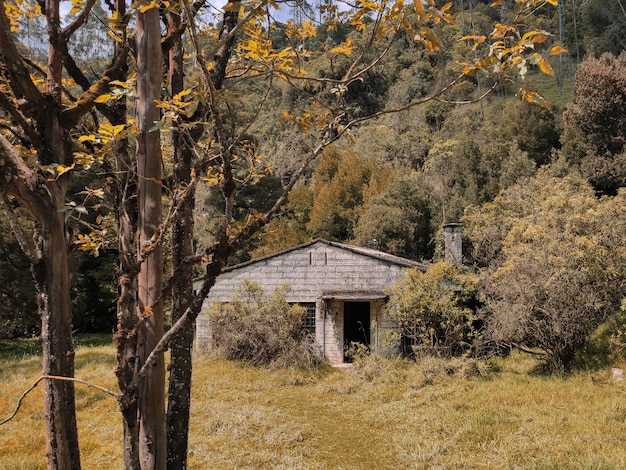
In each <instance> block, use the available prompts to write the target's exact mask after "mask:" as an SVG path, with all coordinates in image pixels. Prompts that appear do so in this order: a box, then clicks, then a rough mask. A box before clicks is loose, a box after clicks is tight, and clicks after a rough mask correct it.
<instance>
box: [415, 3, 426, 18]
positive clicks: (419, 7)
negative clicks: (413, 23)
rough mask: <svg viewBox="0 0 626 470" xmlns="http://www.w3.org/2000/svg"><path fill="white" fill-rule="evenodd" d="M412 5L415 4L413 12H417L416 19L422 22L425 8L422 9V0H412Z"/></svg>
mask: <svg viewBox="0 0 626 470" xmlns="http://www.w3.org/2000/svg"><path fill="white" fill-rule="evenodd" d="M413 5H415V12H416V13H417V21H418V22H420V23H421V22H422V19H423V18H424V15H425V14H426V10H425V9H424V4H423V3H422V0H413Z"/></svg>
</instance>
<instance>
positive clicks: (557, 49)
mask: <svg viewBox="0 0 626 470" xmlns="http://www.w3.org/2000/svg"><path fill="white" fill-rule="evenodd" d="M566 52H567V49H563V48H562V47H561V46H552V48H551V49H550V55H559V54H564V53H566Z"/></svg>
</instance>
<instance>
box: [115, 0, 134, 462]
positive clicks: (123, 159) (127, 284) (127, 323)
mask: <svg viewBox="0 0 626 470" xmlns="http://www.w3.org/2000/svg"><path fill="white" fill-rule="evenodd" d="M114 10H115V11H116V12H117V13H118V14H119V17H120V18H122V17H124V15H125V14H126V2H125V0H115V3H114ZM118 34H121V35H122V36H123V38H124V39H125V29H122V30H121V31H119V32H118ZM115 47H116V52H117V50H119V48H121V47H122V46H121V43H120V42H116V43H115ZM127 74H128V67H127V66H125V67H123V68H122V70H120V75H119V77H118V80H121V81H125V80H126V79H127ZM126 114H127V104H126V99H125V98H121V99H119V100H117V101H116V103H115V105H114V106H113V107H112V110H111V116H110V117H109V119H110V121H111V124H112V125H114V126H115V125H120V124H126V122H127V115H126ZM132 168H133V163H132V161H131V158H130V155H129V149H128V140H127V139H124V140H123V141H121V142H119V143H117V145H116V148H115V173H114V175H113V181H114V184H113V187H112V193H113V196H114V200H115V210H116V216H117V238H118V250H119V255H118V273H117V274H118V300H117V332H116V334H115V337H114V342H115V345H116V349H117V366H116V368H115V375H116V376H117V380H118V385H119V388H120V391H121V392H122V393H123V392H124V391H125V390H126V387H127V386H128V384H130V383H131V382H132V380H133V377H134V374H135V372H136V357H137V333H136V331H137V323H138V319H137V272H138V269H137V244H136V233H137V200H136V198H135V195H136V190H137V179H136V178H135V173H134V172H133V171H132ZM136 398H137V397H136V396H134V397H133V399H131V400H127V401H126V402H125V403H123V404H122V405H121V410H120V411H121V412H122V421H123V425H124V457H123V458H124V468H125V469H127V470H139V469H140V468H141V467H140V465H139V425H138V423H137V399H136Z"/></svg>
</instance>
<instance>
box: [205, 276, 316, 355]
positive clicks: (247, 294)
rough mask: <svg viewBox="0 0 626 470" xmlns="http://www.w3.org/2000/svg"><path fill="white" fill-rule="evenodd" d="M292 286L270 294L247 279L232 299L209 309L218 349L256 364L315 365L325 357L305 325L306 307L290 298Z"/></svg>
mask: <svg viewBox="0 0 626 470" xmlns="http://www.w3.org/2000/svg"><path fill="white" fill-rule="evenodd" d="M288 292H289V287H288V286H281V287H279V288H277V289H276V291H275V292H274V293H273V294H272V295H271V296H266V295H265V292H264V291H263V289H261V288H260V287H259V286H258V285H257V284H255V283H253V282H250V281H244V282H242V284H241V286H240V287H239V288H238V289H237V290H236V291H235V292H234V295H233V301H232V302H230V303H218V302H216V303H214V304H213V305H212V306H211V309H210V311H209V318H210V320H211V328H212V332H213V341H214V353H215V354H216V355H218V356H219V357H223V358H225V359H230V360H238V361H243V362H245V363H247V364H250V365H255V366H261V365H262V366H271V367H314V366H318V365H320V364H321V363H322V362H323V361H322V358H321V354H320V351H319V348H318V347H317V345H316V344H315V341H314V338H311V337H310V335H308V334H307V332H306V331H305V330H303V328H302V318H303V316H304V315H305V314H306V310H305V308H304V307H302V306H299V305H291V304H289V303H288V302H287V293H288Z"/></svg>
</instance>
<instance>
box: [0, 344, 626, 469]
mask: <svg viewBox="0 0 626 470" xmlns="http://www.w3.org/2000/svg"><path fill="white" fill-rule="evenodd" d="M79 340H80V336H79ZM29 341H31V342H32V341H33V340H29ZM80 342H81V345H80V346H78V347H77V348H76V353H77V356H76V359H77V360H76V376H77V377H78V378H81V379H84V380H88V381H90V382H94V383H98V384H100V385H103V386H108V387H110V388H114V387H115V379H114V377H113V376H112V374H111V373H110V370H111V368H112V367H114V365H115V350H114V348H113V347H112V346H89V345H88V344H84V343H83V342H82V341H80ZM0 344H4V343H0ZM35 349H36V348H35ZM14 357H15V355H14ZM363 360H364V361H367V362H363V363H361V362H356V363H355V364H354V366H353V368H352V369H348V370H337V369H332V368H322V369H294V368H290V369H277V370H268V369H266V368H256V367H251V366H245V365H242V364H240V363H236V362H230V361H224V360H216V359H212V358H208V357H197V358H196V359H195V363H194V372H193V374H194V375H193V390H192V394H193V397H194V402H193V406H192V409H191V413H192V420H191V423H192V425H191V434H190V455H189V466H188V468H190V469H203V470H213V469H215V470H218V469H224V468H258V469H263V468H283V469H286V468H339V467H342V468H380V469H394V468H406V467H409V468H423V469H436V468H447V469H467V468H476V467H485V468H623V467H624V464H626V445H625V444H626V442H624V436H626V419H625V418H626V408H625V407H624V404H623V395H624V391H625V390H624V386H625V383H624V381H622V382H615V381H613V380H611V379H610V374H609V371H608V370H607V369H600V370H596V371H585V372H576V373H574V374H570V375H559V376H551V377H546V376H543V375H537V374H536V373H535V372H534V369H535V367H536V365H537V361H536V360H535V359H533V358H528V357H525V356H520V355H518V354H513V355H512V356H511V357H509V358H499V359H496V360H491V361H489V362H482V361H479V362H476V361H473V360H466V359H458V358H457V359H453V360H447V359H441V358H423V359H421V360H419V361H418V362H417V363H416V362H412V361H405V360H389V359H382V358H380V357H376V356H372V357H368V358H363ZM40 362H41V358H40V357H39V356H32V357H31V356H29V357H24V358H13V359H9V360H5V359H2V360H0V383H1V387H0V410H2V411H1V412H0V419H4V418H5V417H6V415H7V414H8V413H10V412H11V411H12V410H13V409H14V408H15V405H16V399H17V397H19V396H20V395H21V394H22V392H23V391H24V390H25V389H26V388H28V387H29V386H30V385H31V384H32V383H33V382H34V381H35V379H36V378H37V377H38V376H39V374H40ZM620 364H622V365H624V362H622V363H618V364H616V365H618V366H619V365H620ZM76 392H77V402H78V407H77V408H78V426H79V432H80V435H81V439H83V442H84V445H83V448H82V450H83V452H82V458H83V461H84V466H85V468H98V469H102V470H109V469H110V470H117V469H119V462H120V459H121V454H122V449H121V446H120V445H119V442H120V440H121V438H122V436H121V432H122V430H121V428H120V427H119V426H118V425H117V420H116V419H112V416H115V413H116V412H117V411H116V410H117V403H116V401H115V400H114V399H113V398H111V397H109V396H108V395H105V394H103V393H101V392H99V391H97V390H95V389H93V388H87V387H84V386H82V385H77V390H76ZM43 419H44V416H43V411H42V405H41V389H40V388H37V389H35V390H34V391H33V392H32V393H31V394H30V395H28V396H27V397H26V398H25V400H24V402H23V404H22V409H21V410H20V412H19V413H18V415H17V416H16V417H15V418H14V419H13V421H11V422H9V423H8V424H6V425H4V426H2V427H0V468H3V469H7V470H17V469H26V468H27V469H29V470H38V469H41V470H43V469H45V468H46V461H45V455H44V448H45V445H44V440H45V435H44V432H43V429H42V423H43Z"/></svg>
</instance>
